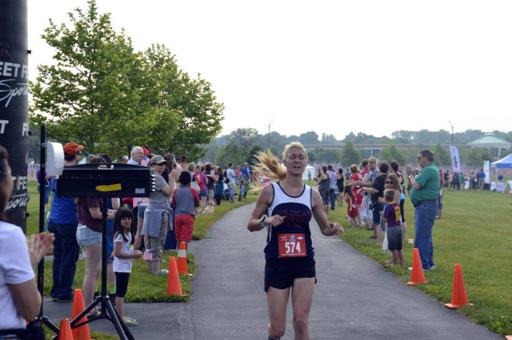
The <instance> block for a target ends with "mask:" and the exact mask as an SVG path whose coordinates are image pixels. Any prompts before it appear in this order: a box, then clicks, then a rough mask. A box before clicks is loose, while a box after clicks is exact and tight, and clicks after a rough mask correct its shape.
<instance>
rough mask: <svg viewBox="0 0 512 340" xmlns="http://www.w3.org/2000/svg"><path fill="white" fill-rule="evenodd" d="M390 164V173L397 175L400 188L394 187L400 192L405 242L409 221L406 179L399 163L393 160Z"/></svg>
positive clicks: (404, 240)
mask: <svg viewBox="0 0 512 340" xmlns="http://www.w3.org/2000/svg"><path fill="white" fill-rule="evenodd" d="M389 166H390V168H391V169H390V170H389V172H390V174H392V175H395V176H396V178H397V181H398V184H399V185H398V188H393V189H395V190H397V191H398V192H399V193H400V201H399V204H400V216H401V220H402V237H403V242H404V243H405V242H406V241H407V223H406V222H405V179H404V176H403V175H402V171H401V170H400V167H399V166H398V163H397V162H395V161H393V162H391V163H389ZM388 177H389V176H388Z"/></svg>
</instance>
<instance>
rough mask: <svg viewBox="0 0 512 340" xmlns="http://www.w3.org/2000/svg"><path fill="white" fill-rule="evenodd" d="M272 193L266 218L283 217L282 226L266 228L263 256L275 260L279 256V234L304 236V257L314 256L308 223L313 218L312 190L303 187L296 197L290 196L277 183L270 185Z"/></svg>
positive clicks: (306, 186) (305, 186)
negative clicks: (305, 252)
mask: <svg viewBox="0 0 512 340" xmlns="http://www.w3.org/2000/svg"><path fill="white" fill-rule="evenodd" d="M271 185H272V189H273V192H274V197H273V199H272V203H271V204H270V207H269V208H268V210H267V214H268V216H273V215H276V214H279V215H281V216H283V217H284V222H283V224H281V225H279V226H277V227H267V245H266V247H265V256H266V258H267V259H269V258H277V257H278V255H279V251H278V248H279V247H278V241H277V238H278V236H279V235H280V234H288V233H299V234H304V236H305V245H306V251H307V254H306V256H308V257H313V256H314V248H313V244H312V241H311V231H310V229H309V221H310V220H311V217H312V216H313V212H312V210H311V200H312V189H311V188H310V187H309V186H308V185H304V189H303V190H302V192H301V194H300V195H298V196H290V195H288V194H287V193H286V192H284V190H283V188H282V187H281V185H280V184H279V182H273V183H271Z"/></svg>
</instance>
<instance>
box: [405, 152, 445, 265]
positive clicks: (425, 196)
mask: <svg viewBox="0 0 512 340" xmlns="http://www.w3.org/2000/svg"><path fill="white" fill-rule="evenodd" d="M433 162H434V154H433V153H432V152H431V151H430V150H422V151H420V152H419V154H418V163H419V164H420V167H421V172H420V173H419V174H418V175H417V176H416V177H413V176H412V173H411V172H409V173H408V176H409V180H410V181H411V184H412V186H413V188H412V189H411V193H410V197H411V202H412V204H413V205H414V207H415V208H416V210H415V211H414V221H415V225H416V233H415V238H414V247H416V248H418V250H419V252H420V258H421V264H422V265H423V270H427V271H428V270H431V269H434V268H435V264H434V243H433V241H432V228H433V227H434V222H435V219H436V213H437V200H438V197H439V189H440V183H441V180H440V178H439V170H438V169H437V167H436V166H435V165H434V163H433Z"/></svg>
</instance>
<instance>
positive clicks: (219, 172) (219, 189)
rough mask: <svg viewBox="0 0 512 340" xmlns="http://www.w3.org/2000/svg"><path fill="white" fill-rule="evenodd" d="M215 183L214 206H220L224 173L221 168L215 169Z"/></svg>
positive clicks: (222, 195)
mask: <svg viewBox="0 0 512 340" xmlns="http://www.w3.org/2000/svg"><path fill="white" fill-rule="evenodd" d="M216 173H217V175H216V177H215V178H216V183H215V196H214V198H215V204H216V205H220V204H221V202H222V198H223V197H224V173H223V171H222V168H221V167H218V168H217V171H216Z"/></svg>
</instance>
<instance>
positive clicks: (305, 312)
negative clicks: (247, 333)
mask: <svg viewBox="0 0 512 340" xmlns="http://www.w3.org/2000/svg"><path fill="white" fill-rule="evenodd" d="M258 159H259V161H260V164H259V165H258V166H257V168H256V170H257V171H259V172H261V173H263V174H264V175H266V176H268V177H270V178H272V179H274V180H278V181H277V182H274V183H272V184H271V185H267V186H266V187H264V188H263V190H262V192H261V194H260V197H259V198H258V201H257V202H256V207H255V209H254V211H253V212H252V216H251V218H250V219H249V222H248V225H247V228H248V229H249V231H259V230H262V229H264V228H267V231H268V236H267V246H266V247H265V259H266V264H265V291H266V293H267V303H268V309H269V320H270V321H269V326H268V332H269V337H268V339H279V338H280V337H282V336H283V335H284V332H285V329H286V309H287V305H288V300H289V296H290V288H291V287H293V292H294V293H293V294H292V305H293V328H294V331H295V338H296V339H310V337H309V326H308V321H309V310H310V307H311V303H312V299H313V290H314V287H315V281H316V279H315V261H314V248H313V245H312V242H311V232H310V229H309V220H310V219H311V217H314V218H315V220H316V221H317V223H318V225H319V227H320V231H321V232H322V234H324V235H327V236H329V235H336V234H338V233H342V232H343V228H341V226H340V225H339V224H338V223H330V222H329V221H328V220H327V215H326V214H325V211H324V209H323V201H322V198H321V197H320V194H319V193H318V192H317V191H315V190H311V188H310V187H309V186H307V185H304V184H303V183H302V174H303V172H304V170H305V168H306V165H307V162H308V158H307V152H306V150H305V148H304V146H303V145H302V144H300V143H291V144H289V145H287V146H286V147H285V150H284V152H283V164H279V161H278V160H277V159H276V158H275V157H274V156H273V155H271V154H268V153H261V154H260V155H259V157H258Z"/></svg>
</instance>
